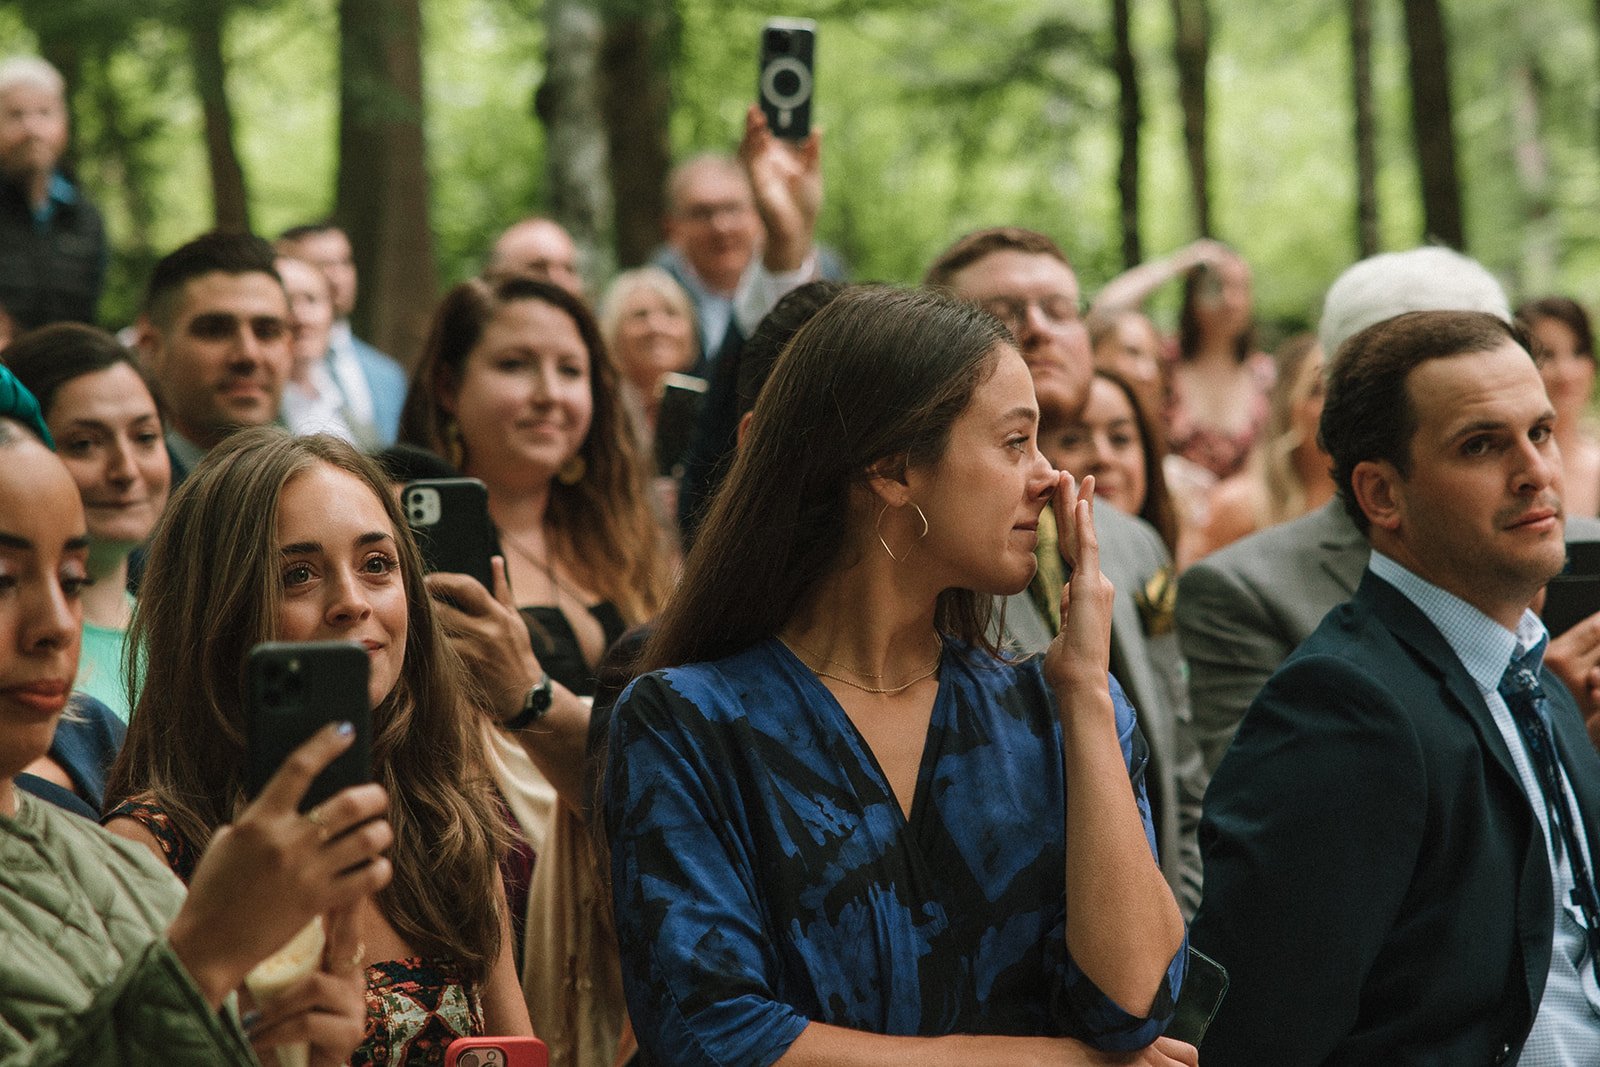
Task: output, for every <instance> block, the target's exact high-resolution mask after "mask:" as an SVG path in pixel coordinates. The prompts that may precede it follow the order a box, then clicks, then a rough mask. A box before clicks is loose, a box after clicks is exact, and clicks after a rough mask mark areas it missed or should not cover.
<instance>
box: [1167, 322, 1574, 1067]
mask: <svg viewBox="0 0 1600 1067" xmlns="http://www.w3.org/2000/svg"><path fill="white" fill-rule="evenodd" d="M1554 422H1555V413H1554V411H1553V410H1552V409H1551V407H1550V402H1549V400H1548V398H1547V397H1546V395H1545V390H1544V385H1543V382H1542V381H1541V380H1540V377H1539V372H1538V370H1537V368H1536V367H1535V365H1534V362H1533V360H1532V358H1531V357H1530V356H1529V354H1528V352H1527V350H1526V349H1524V348H1523V347H1522V345H1521V344H1520V343H1519V341H1518V339H1517V338H1516V336H1515V335H1514V334H1513V333H1512V331H1511V328H1510V327H1509V326H1508V325H1507V324H1506V323H1505V322H1504V321H1503V320H1501V319H1500V318H1498V317H1497V316H1495V315H1490V314H1484V313H1480V312H1451V311H1422V312H1410V313H1407V314H1404V315H1400V316H1398V317H1395V318H1391V319H1388V320H1386V321H1383V322H1380V323H1378V324H1377V325H1374V326H1370V327H1368V328H1366V329H1365V330H1363V331H1361V332H1360V333H1358V334H1357V335H1356V336H1355V337H1353V338H1352V339H1351V340H1350V341H1349V342H1348V344H1347V345H1346V346H1345V347H1344V348H1343V350H1342V351H1341V353H1340V355H1339V358H1337V359H1336V360H1335V361H1334V362H1333V365H1332V369H1331V372H1330V380H1329V386H1328V393H1327V401H1326V405H1325V407H1324V409H1323V414H1322V440H1323V443H1324V445H1325V446H1326V448H1327V450H1328V452H1329V453H1330V455H1331V456H1332V459H1333V465H1334V471H1335V479H1336V481H1337V484H1338V492H1339V498H1340V502H1341V504H1342V506H1343V507H1344V509H1345V511H1346V513H1347V514H1348V515H1349V516H1350V518H1351V519H1352V520H1353V521H1354V522H1355V524H1356V526H1357V527H1358V528H1359V529H1361V530H1362V531H1363V532H1364V534H1365V536H1366V539H1367V540H1368V542H1369V543H1370V544H1371V560H1370V562H1369V564H1368V566H1367V570H1366V573H1365V574H1364V575H1363V577H1362V579H1361V583H1360V585H1359V586H1358V588H1357V590H1356V593H1355V596H1354V597H1353V598H1352V600H1351V601H1350V602H1349V603H1348V604H1344V605H1341V606H1340V607H1338V608H1335V609H1334V610H1333V611H1332V612H1330V613H1329V614H1328V616H1327V618H1325V619H1324V620H1323V622H1322V624H1321V626H1319V627H1318V628H1317V630H1316V631H1315V632H1314V633H1313V634H1312V635H1311V636H1310V637H1309V638H1308V639H1307V640H1306V641H1305V642H1304V643H1303V644H1302V645H1301V646H1300V647H1299V648H1298V649H1297V650H1296V651H1295V652H1294V654H1293V655H1291V656H1290V657H1289V658H1288V660H1287V661H1286V662H1285V663H1284V664H1283V666H1282V667H1281V668H1280V669H1279V670H1278V671H1277V673H1275V674H1274V675H1273V676H1272V678H1271V679H1270V680H1269V681H1268V683H1267V684H1266V686H1265V688H1264V689H1263V690H1262V691H1261V694H1260V695H1259V696H1258V697H1257V698H1256V700H1255V702H1254V703H1253V704H1252V705H1251V707H1250V710H1249V711H1248V712H1247V713H1246V715H1245V718H1244V722H1243V724H1242V725H1241V726H1240V728H1239V732H1238V735H1237V736H1236V738H1235V739H1234V742H1233V745H1232V747H1231V748H1229V750H1228V753H1227V755H1226V756H1224V757H1223V759H1222V763H1221V765H1220V766H1219V767H1218V769H1217V772H1216V775H1215V777H1214V778H1213V779H1212V781H1211V785H1210V789H1209V791H1208V792H1207V794H1206V802H1205V817H1204V821H1203V823H1202V825H1201V835H1200V836H1201V847H1202V850H1203V851H1204V854H1205V874H1206V885H1205V898H1204V901H1203V902H1202V904H1201V907H1200V911H1199V914H1198V915H1197V916H1196V917H1195V921H1194V925H1193V941H1194V945H1195V947H1196V948H1198V949H1200V950H1202V951H1204V952H1206V953H1207V954H1209V955H1211V956H1213V957H1215V958H1216V959H1218V960H1220V961H1221V962H1222V963H1223V964H1224V965H1225V966H1226V967H1227V968H1228V970H1229V974H1230V978H1231V985H1230V988H1229V990H1228V995H1227V997H1226V998H1225V999H1224V1001H1223V1003H1222V1008H1221V1010H1220V1012H1219V1013H1218V1015H1217V1018H1216V1020H1215V1021H1214V1022H1213V1024H1212V1027H1211V1030H1210V1032H1209V1033H1208V1035H1207V1037H1206V1041H1205V1045H1204V1047H1203V1049H1202V1051H1203V1054H1204V1057H1205V1062H1206V1063H1208V1064H1213V1065H1222V1067H1227V1065H1229V1064H1259V1063H1273V1064H1283V1065H1290V1067H1292V1065H1296V1064H1335V1063H1339V1064H1343V1063H1349V1064H1358V1063H1360V1064H1365V1063H1384V1064H1395V1065H1405V1064H1422V1063H1429V1064H1433V1063H1507V1062H1511V1061H1513V1060H1515V1059H1517V1058H1518V1057H1520V1060H1518V1062H1521V1063H1522V1064H1525V1065H1535V1064H1537V1065H1545V1064H1558V1065H1567V1067H1577V1065H1579V1064H1590V1063H1593V1062H1594V1054H1595V1049H1596V1048H1600V986H1597V985H1596V979H1597V977H1600V969H1597V968H1600V958H1597V953H1596V948H1597V945H1600V907H1597V905H1596V901H1595V898H1594V882H1593V870H1594V865H1593V859H1594V857H1595V856H1596V855H1600V837H1597V836H1596V833H1595V831H1596V829H1597V828H1600V756H1597V755H1596V753H1595V750H1594V749H1593V747H1592V746H1591V745H1590V743H1589V740H1588V737H1587V734H1586V732H1585V730H1584V726H1583V722H1582V719H1581V718H1580V716H1579V715H1578V711H1577V707H1576V705H1575V704H1574V702H1573V700H1572V697H1571V694H1570V693H1568V691H1567V690H1566V688H1565V687H1564V686H1563V685H1562V684H1561V683H1560V681H1559V680H1557V678H1556V676H1555V675H1554V674H1552V673H1551V672H1550V670H1549V669H1548V668H1546V667H1544V666H1543V665H1542V663H1541V659H1542V656H1543V653H1544V650H1545V647H1546V644H1547V641H1548V635H1547V634H1546V631H1545V628H1544V625H1543V624H1542V623H1541V622H1540V621H1539V618H1538V616H1537V615H1535V614H1534V613H1533V612H1532V611H1531V610H1529V603H1530V602H1531V601H1532V600H1533V598H1534V597H1535V595H1536V594H1537V593H1538V592H1539V590H1540V589H1541V588H1542V587H1543V586H1544V584H1545V582H1547V581H1548V580H1549V579H1550V578H1551V577H1552V576H1553V575H1555V574H1556V573H1557V572H1559V571H1560V570H1561V568H1562V565H1563V561H1564V560H1565V556H1566V547H1565V541H1564V538H1563V532H1564V531H1563V526H1564V523H1563V514H1562V506H1561V461H1560V454H1559V452H1558V450H1557V448H1556V445H1555V441H1554V430H1553V426H1554Z"/></svg>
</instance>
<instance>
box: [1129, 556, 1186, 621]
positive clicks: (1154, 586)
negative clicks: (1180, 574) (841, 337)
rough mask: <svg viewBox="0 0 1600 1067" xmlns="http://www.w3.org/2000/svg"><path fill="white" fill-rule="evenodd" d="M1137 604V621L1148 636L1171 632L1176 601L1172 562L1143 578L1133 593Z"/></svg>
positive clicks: (1175, 584) (1176, 593)
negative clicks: (1141, 624)
mask: <svg viewBox="0 0 1600 1067" xmlns="http://www.w3.org/2000/svg"><path fill="white" fill-rule="evenodd" d="M1133 602H1134V603H1135V604H1137V605H1138V606H1139V621H1140V622H1142V623H1143V624H1144V632H1145V634H1146V635H1148V636H1150V637H1160V636H1161V635H1162V634H1170V633H1171V632H1172V615H1173V609H1174V608H1175V607H1176V606H1177V603H1178V581H1177V576H1176V575H1175V574H1174V573H1173V570H1172V564H1170V563H1169V564H1167V565H1166V566H1164V567H1162V568H1161V569H1160V570H1158V571H1156V572H1155V573H1154V574H1152V575H1151V576H1150V577H1149V578H1147V579H1145V583H1144V586H1143V587H1142V588H1141V589H1139V590H1137V591H1136V592H1135V593H1134V594H1133Z"/></svg>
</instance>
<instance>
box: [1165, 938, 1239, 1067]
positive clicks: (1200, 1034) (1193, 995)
mask: <svg viewBox="0 0 1600 1067" xmlns="http://www.w3.org/2000/svg"><path fill="white" fill-rule="evenodd" d="M1227 993H1228V971H1227V968H1225V967H1223V966H1222V964H1220V963H1218V962H1217V961H1216V960H1214V959H1212V958H1211V957H1210V956H1207V955H1206V954H1205V953H1204V952H1201V951H1200V950H1199V949H1197V948H1193V947H1191V948H1190V949H1189V971H1188V974H1187V975H1185V976H1184V979H1183V988H1182V989H1180V990H1179V991H1178V1004H1177V1009H1176V1010H1175V1011H1174V1013H1173V1016H1172V1021H1171V1022H1170V1023H1168V1024H1167V1029H1166V1033H1165V1035H1164V1036H1166V1037H1170V1038H1174V1039H1176V1040H1178V1041H1187V1042H1188V1043H1189V1044H1191V1045H1193V1046H1195V1047H1196V1048H1199V1047H1200V1042H1201V1041H1203V1040H1205V1036H1206V1029H1207V1028H1208V1027H1210V1025H1211V1020H1212V1019H1215V1018H1216V1017H1217V1009H1218V1008H1220V1007H1222V998H1223V997H1224V996H1226V995H1227Z"/></svg>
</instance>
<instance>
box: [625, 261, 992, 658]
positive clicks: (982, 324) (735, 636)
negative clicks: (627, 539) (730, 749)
mask: <svg viewBox="0 0 1600 1067" xmlns="http://www.w3.org/2000/svg"><path fill="white" fill-rule="evenodd" d="M1010 343H1011V335H1010V334H1009V333H1008V332H1007V331H1006V328H1005V327H1004V326H1002V325H1001V324H1000V321H999V320H998V319H996V318H994V317H993V316H992V315H990V314H988V313H987V312H985V311H982V310H981V309H979V308H976V307H973V306H972V305H970V304H965V303H962V302H959V301H956V300H954V299H952V298H950V297H948V296H944V295H941V294H939V293H935V292H932V291H929V290H905V289H894V288H890V287H887V286H861V287H858V288H854V289H849V290H846V291H845V292H844V293H842V294H841V295H839V296H838V297H836V298H834V299H833V300H832V301H831V302H830V303H828V304H827V306H825V307H824V308H823V309H822V310H821V311H819V312H818V313H817V314H816V316H815V317H813V318H812V319H811V321H809V322H808V323H806V325H805V326H803V327H801V329H800V331H799V332H798V333H797V334H795V336H794V338H793V340H791V341H790V342H789V346H788V347H787V348H786V349H785V350H784V352H783V354H782V355H781V356H779V357H778V363H777V366H776V367H774V368H773V372H772V377H771V378H769V379H768V380H767V383H766V385H765V386H764V387H763V388H762V390H761V393H760V396H759V398H758V399H757V400H756V406H755V411H754V416H753V419H752V422H751V427H750V432H749V434H748V436H747V437H746V438H745V441H744V444H743V446H742V447H741V448H740V450H739V453H738V457H737V458H736V459H735V460H734V464H733V469H732V470H731V471H730V472H729V473H728V478H727V480H726V481H725V482H724V483H723V485H722V487H721V489H719V490H718V492H717V495H716V498H715V499H714V500H713V502H712V504H711V511H710V513H709V514H708V515H707V516H706V519H705V523H704V525H703V526H702V527H701V528H700V534H699V536H698V537H697V538H696V540H695V542H694V547H693V548H692V549H691V550H690V552H689V556H688V559H687V560H686V561H685V562H684V569H683V578H682V581H681V582H680V583H679V585H678V588H677V590H676V591H675V592H674V593H673V595H672V598H671V599H670V600H669V601H668V602H667V607H666V610H665V611H664V612H663V613H662V616H661V622H660V625H659V626H658V628H657V629H656V632H655V635H654V637H653V638H652V639H651V641H650V643H649V645H648V646H647V647H646V649H645V652H644V656H643V664H642V669H643V670H655V669H658V668H661V667H671V666H676V665H679V664H683V663H693V662H697V661H700V660H712V659H719V658H721V657H723V656H727V655H731V654H733V653H735V652H737V651H739V650H740V649H743V648H747V647H749V646H750V645H753V644H755V643H756V642H757V641H760V640H763V639H764V638H767V637H771V636H772V635H773V634H776V633H777V632H778V630H779V629H780V628H781V627H782V626H783V625H784V623H786V622H787V621H788V620H789V619H790V617H791V616H793V615H794V614H795V612H796V611H797V610H799V609H800V608H801V606H802V605H803V604H804V602H805V600H806V598H807V597H808V596H810V595H811V594H812V593H813V592H814V591H815V590H816V588H817V586H818V584H819V583H820V582H821V581H822V580H823V579H824V578H826V577H827V576H828V575H830V574H833V573H835V572H836V571H838V570H839V569H840V568H841V567H843V566H845V565H847V562H846V561H845V560H844V559H843V555H844V553H845V550H846V545H847V543H848V539H849V533H850V517H851V511H852V509H851V506H850V498H851V489H852V488H853V487H854V486H857V485H862V484H865V482H866V481H867V479H868V477H869V475H868V471H869V468H871V467H873V466H874V465H875V464H878V463H880V462H882V461H884V460H890V461H893V462H895V463H897V464H903V465H905V466H912V465H919V464H927V463H933V462H935V461H937V460H938V459H939V458H940V456H942V455H943V454H944V450H945V446H946V445H947V444H948V443H949V439H950V427H951V425H952V424H953V423H954V422H955V420H956V417H957V416H958V415H960V414H961V412H962V411H963V410H964V409H965V408H966V406H967V404H968V403H969V402H970V401H971V399H972V394H973V391H974V390H976V389H977V387H978V385H979V384H980V383H981V382H982V381H983V380H984V379H985V378H987V377H988V375H989V374H990V373H992V372H993V370H994V366H995V353H996V351H997V350H998V348H999V347H1000V346H1001V345H1009V344H1010ZM991 605H992V600H991V598H990V597H987V596H981V595H979V594H977V593H975V592H973V591H971V590H969V589H948V590H946V591H945V592H943V593H941V594H940V597H939V603H938V606H937V608H936V611H935V616H934V621H935V625H936V626H937V627H938V628H939V630H940V632H942V633H945V634H948V635H951V636H954V637H957V638H960V639H961V640H963V641H966V642H968V643H969V644H972V645H974V646H978V647H982V648H986V649H988V650H990V651H991V652H992V651H993V646H992V644H991V643H990V642H989V641H988V640H987V638H986V636H985V629H986V627H987V624H988V621H989V613H990V608H991Z"/></svg>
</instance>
